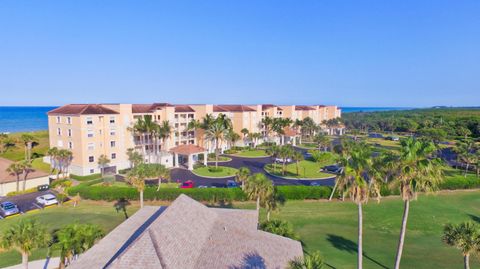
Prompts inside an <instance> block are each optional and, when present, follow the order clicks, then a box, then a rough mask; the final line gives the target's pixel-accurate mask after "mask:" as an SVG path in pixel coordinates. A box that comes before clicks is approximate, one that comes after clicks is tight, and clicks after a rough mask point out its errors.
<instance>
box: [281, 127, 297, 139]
mask: <svg viewBox="0 0 480 269" xmlns="http://www.w3.org/2000/svg"><path fill="white" fill-rule="evenodd" d="M283 133H284V134H285V136H289V137H294V136H297V135H298V132H297V131H296V130H294V129H292V128H285V129H283Z"/></svg>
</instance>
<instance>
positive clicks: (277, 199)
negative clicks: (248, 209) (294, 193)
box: [260, 187, 285, 221]
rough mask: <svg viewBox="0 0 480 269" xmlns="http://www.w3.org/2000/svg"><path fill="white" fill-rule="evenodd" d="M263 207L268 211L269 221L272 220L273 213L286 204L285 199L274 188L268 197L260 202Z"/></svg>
mask: <svg viewBox="0 0 480 269" xmlns="http://www.w3.org/2000/svg"><path fill="white" fill-rule="evenodd" d="M260 204H261V206H262V207H265V209H266V210H267V221H269V220H270V214H271V213H272V212H273V211H276V210H278V209H279V206H280V205H284V204H285V197H283V196H282V195H280V194H279V193H278V192H277V190H276V188H275V187H273V191H271V192H269V193H268V195H267V196H266V197H264V198H263V200H262V201H261V202H260Z"/></svg>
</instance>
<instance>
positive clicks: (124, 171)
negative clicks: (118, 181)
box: [118, 168, 131, 175]
mask: <svg viewBox="0 0 480 269" xmlns="http://www.w3.org/2000/svg"><path fill="white" fill-rule="evenodd" d="M130 170H131V169H130V168H126V169H120V170H118V173H119V174H121V175H125V174H127V173H128V171H130Z"/></svg>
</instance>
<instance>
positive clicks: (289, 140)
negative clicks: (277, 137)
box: [281, 128, 302, 146]
mask: <svg viewBox="0 0 480 269" xmlns="http://www.w3.org/2000/svg"><path fill="white" fill-rule="evenodd" d="M297 137H301V136H300V134H299V133H298V132H297V130H295V129H291V128H285V129H283V136H282V140H283V141H281V145H285V144H291V145H292V146H296V145H297ZM300 143H302V142H301V141H300Z"/></svg>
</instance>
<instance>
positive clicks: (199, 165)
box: [193, 162, 205, 169]
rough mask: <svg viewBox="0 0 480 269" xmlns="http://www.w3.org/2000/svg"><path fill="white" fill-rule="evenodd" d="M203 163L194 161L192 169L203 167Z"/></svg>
mask: <svg viewBox="0 0 480 269" xmlns="http://www.w3.org/2000/svg"><path fill="white" fill-rule="evenodd" d="M204 166H205V165H203V163H199V162H196V163H194V164H193V169H197V168H200V167H204Z"/></svg>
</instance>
